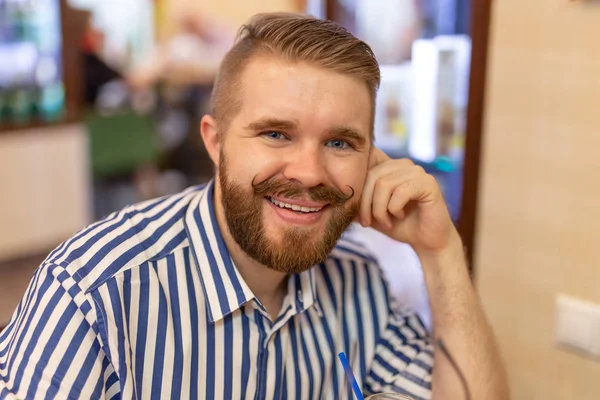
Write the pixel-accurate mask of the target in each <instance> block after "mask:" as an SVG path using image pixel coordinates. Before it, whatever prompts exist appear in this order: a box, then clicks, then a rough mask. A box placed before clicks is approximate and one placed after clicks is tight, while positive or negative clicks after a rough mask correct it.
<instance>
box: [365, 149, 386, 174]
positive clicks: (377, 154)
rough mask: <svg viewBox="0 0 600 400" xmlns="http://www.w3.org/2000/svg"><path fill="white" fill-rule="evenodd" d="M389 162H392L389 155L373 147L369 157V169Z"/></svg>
mask: <svg viewBox="0 0 600 400" xmlns="http://www.w3.org/2000/svg"><path fill="white" fill-rule="evenodd" d="M389 160H391V158H390V157H388V155H387V154H385V153H384V152H383V151H381V150H379V149H378V148H377V147H373V148H372V149H371V155H370V157H369V169H370V168H373V167H374V166H376V165H379V164H381V163H383V162H385V161H389Z"/></svg>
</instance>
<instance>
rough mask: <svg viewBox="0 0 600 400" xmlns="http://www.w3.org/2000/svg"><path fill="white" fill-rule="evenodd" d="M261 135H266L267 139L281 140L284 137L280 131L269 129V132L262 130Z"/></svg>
mask: <svg viewBox="0 0 600 400" xmlns="http://www.w3.org/2000/svg"><path fill="white" fill-rule="evenodd" d="M263 136H266V137H268V138H269V139H273V140H282V139H286V136H285V135H284V134H283V133H281V132H277V131H269V132H264V133H263Z"/></svg>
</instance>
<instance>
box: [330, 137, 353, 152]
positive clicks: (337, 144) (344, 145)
mask: <svg viewBox="0 0 600 400" xmlns="http://www.w3.org/2000/svg"><path fill="white" fill-rule="evenodd" d="M327 146H328V147H333V148H334V149H336V150H346V149H348V148H350V144H349V143H348V142H346V141H345V140H340V139H334V140H330V141H329V142H327Z"/></svg>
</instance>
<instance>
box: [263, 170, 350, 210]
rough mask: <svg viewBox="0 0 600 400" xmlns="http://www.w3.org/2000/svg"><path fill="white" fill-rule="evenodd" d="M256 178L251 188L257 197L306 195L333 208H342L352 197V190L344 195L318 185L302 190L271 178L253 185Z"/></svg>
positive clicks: (337, 190) (333, 188) (336, 189)
mask: <svg viewBox="0 0 600 400" xmlns="http://www.w3.org/2000/svg"><path fill="white" fill-rule="evenodd" d="M255 179H256V176H255V177H254V178H253V179H252V188H253V189H254V193H255V194H256V195H257V196H261V197H271V196H281V197H290V198H292V197H300V196H302V195H308V196H309V197H310V199H311V200H313V201H320V202H325V203H330V204H332V205H334V206H342V205H344V204H345V203H346V202H347V201H348V200H350V199H351V198H353V197H354V188H352V186H348V187H349V188H350V191H351V193H350V194H345V193H344V192H342V191H341V190H340V189H338V188H335V187H331V186H325V185H319V186H315V187H312V188H303V187H301V186H298V185H296V184H294V183H292V182H290V181H283V180H279V179H277V178H275V177H271V178H269V179H267V180H265V181H262V182H260V183H254V180H255Z"/></svg>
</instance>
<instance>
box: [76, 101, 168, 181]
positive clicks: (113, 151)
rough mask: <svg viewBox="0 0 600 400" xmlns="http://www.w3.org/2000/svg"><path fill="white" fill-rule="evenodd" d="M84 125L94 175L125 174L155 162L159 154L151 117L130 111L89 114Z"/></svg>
mask: <svg viewBox="0 0 600 400" xmlns="http://www.w3.org/2000/svg"><path fill="white" fill-rule="evenodd" d="M86 123H87V126H88V129H89V133H90V151H91V158H92V170H93V173H94V175H95V176H97V177H110V176H117V175H123V174H128V173H130V172H132V171H134V170H135V169H137V168H138V167H140V166H142V165H144V164H149V163H150V164H155V163H157V162H158V160H159V157H160V152H159V150H158V147H157V146H156V136H155V130H154V124H153V122H152V118H151V117H150V116H143V115H137V114H135V113H133V112H124V113H119V114H117V115H111V116H101V115H98V114H95V113H90V114H89V115H88V116H87V118H86Z"/></svg>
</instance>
